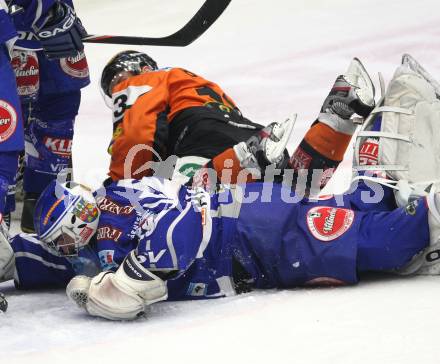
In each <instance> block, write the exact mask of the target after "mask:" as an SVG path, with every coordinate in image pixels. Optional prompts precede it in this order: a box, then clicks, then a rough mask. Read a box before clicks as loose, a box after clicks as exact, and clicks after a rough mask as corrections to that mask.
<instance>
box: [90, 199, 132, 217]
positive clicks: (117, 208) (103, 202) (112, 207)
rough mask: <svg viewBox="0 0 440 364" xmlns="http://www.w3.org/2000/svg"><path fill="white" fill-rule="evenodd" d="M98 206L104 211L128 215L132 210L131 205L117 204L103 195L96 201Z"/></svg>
mask: <svg viewBox="0 0 440 364" xmlns="http://www.w3.org/2000/svg"><path fill="white" fill-rule="evenodd" d="M98 208H99V209H100V210H101V211H105V212H108V213H110V214H114V215H130V214H131V213H132V212H133V210H134V207H133V206H122V205H119V204H117V203H116V202H114V201H112V200H110V199H109V198H107V197H104V198H103V199H100V200H99V201H98Z"/></svg>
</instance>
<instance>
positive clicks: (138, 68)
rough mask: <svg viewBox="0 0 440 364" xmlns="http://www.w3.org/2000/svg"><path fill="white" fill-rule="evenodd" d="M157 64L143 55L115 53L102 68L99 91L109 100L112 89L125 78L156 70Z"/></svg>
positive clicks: (130, 51) (135, 52)
mask: <svg viewBox="0 0 440 364" xmlns="http://www.w3.org/2000/svg"><path fill="white" fill-rule="evenodd" d="M157 69H158V68H157V63H156V62H155V61H154V59H153V58H151V57H150V56H148V55H147V54H145V53H142V52H138V51H133V50H128V51H122V52H119V53H117V54H116V55H115V56H113V58H112V59H110V61H108V63H107V65H106V66H105V67H104V70H103V71H102V75H101V91H102V93H103V94H104V95H106V96H108V97H110V98H111V96H112V89H113V87H114V86H116V85H117V84H118V83H119V82H121V81H123V80H124V79H125V78H127V76H134V75H139V74H141V73H144V72H146V71H154V70H157Z"/></svg>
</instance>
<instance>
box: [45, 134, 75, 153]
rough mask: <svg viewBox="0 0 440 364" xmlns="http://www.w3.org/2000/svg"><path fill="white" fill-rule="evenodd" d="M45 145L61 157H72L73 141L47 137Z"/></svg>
mask: <svg viewBox="0 0 440 364" xmlns="http://www.w3.org/2000/svg"><path fill="white" fill-rule="evenodd" d="M43 142H44V145H45V146H46V148H47V149H48V150H50V151H51V152H52V153H54V154H57V155H59V156H61V157H65V158H67V157H70V156H71V155H72V140H71V139H64V138H53V137H48V136H47V137H45V138H44V140H43Z"/></svg>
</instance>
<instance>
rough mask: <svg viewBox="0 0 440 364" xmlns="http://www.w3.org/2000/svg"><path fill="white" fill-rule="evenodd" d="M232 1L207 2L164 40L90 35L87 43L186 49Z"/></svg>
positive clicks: (212, 0) (85, 40) (211, 0)
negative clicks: (181, 26) (180, 27)
mask: <svg viewBox="0 0 440 364" xmlns="http://www.w3.org/2000/svg"><path fill="white" fill-rule="evenodd" d="M230 2H231V0H206V1H205V3H204V4H203V5H202V7H201V8H200V9H199V11H197V13H196V14H195V15H194V16H193V17H192V18H191V20H190V21H189V22H188V23H186V24H185V25H184V26H183V28H182V29H180V30H178V31H177V32H176V33H174V34H171V35H169V36H167V37H162V38H148V37H130V36H117V35H88V36H87V37H85V38H83V42H85V43H107V44H130V45H152V46H172V47H185V46H187V45H188V44H191V43H192V42H194V41H195V40H196V39H197V38H198V37H200V36H201V35H202V34H203V33H204V32H205V31H206V30H207V29H208V28H209V27H210V26H211V25H212V24H214V22H215V21H216V20H217V19H218V17H219V16H220V15H221V14H222V13H223V11H224V10H225V9H226V7H227V6H228V5H229V3H230Z"/></svg>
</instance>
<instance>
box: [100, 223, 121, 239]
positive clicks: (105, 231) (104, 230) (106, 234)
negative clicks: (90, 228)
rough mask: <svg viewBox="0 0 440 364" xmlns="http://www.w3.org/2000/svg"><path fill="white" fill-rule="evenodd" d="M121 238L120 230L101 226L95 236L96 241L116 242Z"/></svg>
mask: <svg viewBox="0 0 440 364" xmlns="http://www.w3.org/2000/svg"><path fill="white" fill-rule="evenodd" d="M121 236H122V230H119V229H117V228H115V227H113V226H110V225H107V226H101V227H100V228H98V234H97V236H96V239H97V240H98V241H100V240H112V241H114V242H117V241H118V240H119V239H120V237H121Z"/></svg>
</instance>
